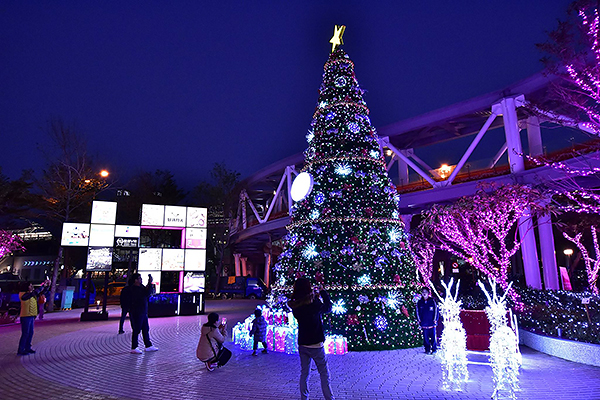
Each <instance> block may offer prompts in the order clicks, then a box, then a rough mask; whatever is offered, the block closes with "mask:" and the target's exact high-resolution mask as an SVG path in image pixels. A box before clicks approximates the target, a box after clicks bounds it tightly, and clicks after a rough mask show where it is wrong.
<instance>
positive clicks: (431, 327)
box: [417, 287, 439, 354]
mask: <svg viewBox="0 0 600 400" xmlns="http://www.w3.org/2000/svg"><path fill="white" fill-rule="evenodd" d="M438 318H439V313H438V307H437V304H436V303H435V300H433V298H432V297H431V292H430V291H429V288H428V287H424V288H423V289H421V298H420V299H419V301H417V321H418V322H419V325H420V326H421V329H422V330H423V346H424V347H425V354H433V353H435V352H436V351H437V343H436V338H435V327H436V326H437V322H438Z"/></svg>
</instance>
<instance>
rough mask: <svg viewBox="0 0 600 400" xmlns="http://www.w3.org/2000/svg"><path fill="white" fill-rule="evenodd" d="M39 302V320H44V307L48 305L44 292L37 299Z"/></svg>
mask: <svg viewBox="0 0 600 400" xmlns="http://www.w3.org/2000/svg"><path fill="white" fill-rule="evenodd" d="M37 302H38V313H39V314H38V319H44V306H45V305H46V295H45V294H44V291H42V292H41V293H40V294H39V295H38V298H37Z"/></svg>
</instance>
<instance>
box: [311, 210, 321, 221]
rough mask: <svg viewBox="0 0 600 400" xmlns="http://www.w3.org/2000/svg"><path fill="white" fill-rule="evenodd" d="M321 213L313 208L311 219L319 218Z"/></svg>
mask: <svg viewBox="0 0 600 400" xmlns="http://www.w3.org/2000/svg"><path fill="white" fill-rule="evenodd" d="M319 215H321V213H320V212H319V210H312V211H311V212H310V219H317V218H319Z"/></svg>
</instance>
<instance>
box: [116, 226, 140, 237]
mask: <svg viewBox="0 0 600 400" xmlns="http://www.w3.org/2000/svg"><path fill="white" fill-rule="evenodd" d="M115 236H116V237H124V238H139V237H140V227H139V226H131V225H117V226H115Z"/></svg>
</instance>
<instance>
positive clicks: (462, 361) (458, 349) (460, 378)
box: [429, 278, 469, 391]
mask: <svg viewBox="0 0 600 400" xmlns="http://www.w3.org/2000/svg"><path fill="white" fill-rule="evenodd" d="M429 283H430V285H431V288H432V289H433V292H434V293H435V294H436V296H437V297H438V299H439V300H440V311H441V314H442V318H443V320H444V331H443V332H442V338H441V341H440V352H439V353H440V356H441V361H442V380H443V383H442V386H443V388H444V390H458V391H462V390H464V384H465V382H467V381H468V380H469V371H468V369H467V334H466V332H465V328H464V327H463V325H462V322H461V320H460V307H461V304H462V301H460V300H458V287H459V285H460V280H459V281H457V282H456V292H455V294H454V295H452V285H453V283H454V278H452V279H450V282H449V283H448V284H447V285H446V283H445V282H443V281H442V285H443V286H444V289H446V296H445V297H442V296H440V295H439V293H438V292H437V291H436V290H435V287H434V286H433V284H432V283H431V282H429Z"/></svg>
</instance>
